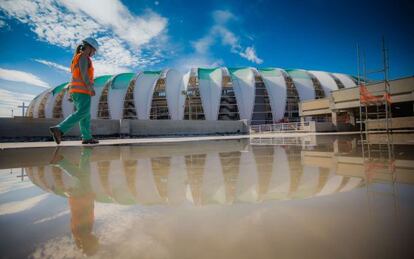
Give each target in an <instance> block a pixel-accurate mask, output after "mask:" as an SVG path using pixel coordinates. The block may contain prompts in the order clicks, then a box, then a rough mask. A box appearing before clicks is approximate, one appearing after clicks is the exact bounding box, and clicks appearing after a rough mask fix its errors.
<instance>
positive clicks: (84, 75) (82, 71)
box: [50, 37, 99, 144]
mask: <svg viewBox="0 0 414 259" xmlns="http://www.w3.org/2000/svg"><path fill="white" fill-rule="evenodd" d="M98 47H99V44H98V42H97V41H96V40H95V39H93V38H90V37H89V38H86V39H84V40H83V41H82V43H81V44H80V45H79V46H78V47H77V48H76V51H75V55H74V57H73V59H72V65H71V72H72V79H71V82H70V83H69V94H70V96H71V99H72V100H73V103H74V105H75V108H76V111H75V112H74V113H72V114H71V115H70V116H69V117H67V118H66V119H65V120H64V121H62V122H61V123H60V124H58V125H56V126H53V127H51V128H50V133H51V135H52V137H53V139H54V140H55V142H56V143H57V144H60V142H61V140H62V137H63V135H64V134H65V133H66V132H68V131H69V130H70V129H71V128H72V127H73V126H74V125H75V124H76V123H78V122H79V127H80V131H81V134H82V144H97V143H99V141H98V140H96V139H94V138H93V137H92V135H91V126H90V124H91V96H94V95H95V90H94V88H93V83H94V82H93V78H94V77H93V73H94V70H93V65H92V60H91V57H92V56H93V55H94V54H95V52H96V51H97V50H98Z"/></svg>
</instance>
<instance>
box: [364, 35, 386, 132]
mask: <svg viewBox="0 0 414 259" xmlns="http://www.w3.org/2000/svg"><path fill="white" fill-rule="evenodd" d="M382 54H383V68H382V69H380V70H377V71H370V72H367V70H366V62H365V53H364V58H363V74H364V76H363V80H361V77H360V61H359V59H360V57H359V47H358V46H357V58H358V78H357V80H358V86H359V125H360V133H361V134H362V132H363V131H364V132H365V135H366V137H367V134H368V132H369V131H372V130H376V129H377V130H384V129H385V131H386V133H387V134H388V133H390V129H391V125H390V123H391V120H392V113H391V94H390V84H389V81H388V70H389V66H388V54H387V49H386V48H385V40H384V38H383V40H382ZM374 73H382V74H383V75H384V84H383V85H379V86H375V87H370V88H369V89H368V87H367V82H368V79H367V74H374ZM380 123H384V124H385V125H384V126H383V127H381V126H380V125H379V124H380Z"/></svg>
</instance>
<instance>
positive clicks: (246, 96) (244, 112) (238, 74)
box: [228, 68, 256, 120]
mask: <svg viewBox="0 0 414 259" xmlns="http://www.w3.org/2000/svg"><path fill="white" fill-rule="evenodd" d="M228 71H229V73H230V76H231V80H232V82H233V90H234V93H235V95H236V99H237V106H238V108H239V113H240V119H242V120H251V119H252V114H253V107H254V97H255V82H256V81H255V78H254V72H253V70H252V69H251V68H228Z"/></svg>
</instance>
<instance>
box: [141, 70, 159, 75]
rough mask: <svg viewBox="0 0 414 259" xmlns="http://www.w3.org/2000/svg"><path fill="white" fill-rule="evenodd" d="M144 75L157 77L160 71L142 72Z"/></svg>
mask: <svg viewBox="0 0 414 259" xmlns="http://www.w3.org/2000/svg"><path fill="white" fill-rule="evenodd" d="M143 73H144V75H159V74H161V70H159V71H144V72H143Z"/></svg>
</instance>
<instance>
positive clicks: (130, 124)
mask: <svg viewBox="0 0 414 259" xmlns="http://www.w3.org/2000/svg"><path fill="white" fill-rule="evenodd" d="M60 121H62V120H61V119H34V118H27V117H15V118H0V139H8V138H31V137H49V136H50V135H49V127H51V126H53V125H56V124H58V123H59V122H60ZM91 124H92V125H91V127H92V134H93V135H98V136H119V135H121V136H165V135H217V134H247V133H248V126H247V122H246V121H195V120H191V121H171V120H154V121H153V120H92V121H91ZM66 136H73V137H77V136H80V131H79V126H75V127H74V128H73V129H72V130H70V131H69V132H68V133H67V134H66Z"/></svg>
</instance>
